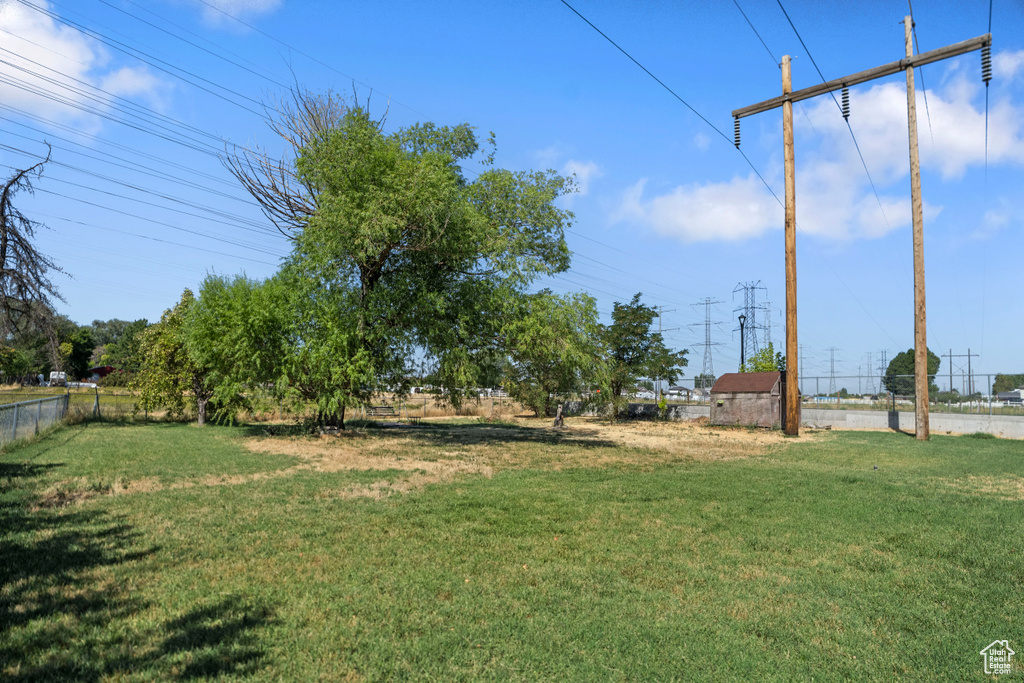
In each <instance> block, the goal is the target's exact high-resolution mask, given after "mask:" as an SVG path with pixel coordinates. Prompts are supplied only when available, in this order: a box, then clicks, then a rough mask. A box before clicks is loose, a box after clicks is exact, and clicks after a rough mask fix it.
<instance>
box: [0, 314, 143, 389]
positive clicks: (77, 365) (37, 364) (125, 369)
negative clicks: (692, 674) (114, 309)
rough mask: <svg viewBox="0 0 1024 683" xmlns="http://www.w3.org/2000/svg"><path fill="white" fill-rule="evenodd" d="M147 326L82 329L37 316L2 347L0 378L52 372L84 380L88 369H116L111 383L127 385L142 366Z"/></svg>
mask: <svg viewBox="0 0 1024 683" xmlns="http://www.w3.org/2000/svg"><path fill="white" fill-rule="evenodd" d="M147 325H148V323H147V321H146V320H144V319H143V320H136V321H134V322H129V321H126V320H117V319H113V320H94V321H93V322H92V324H90V325H78V324H76V323H75V322H73V321H72V320H71V319H69V318H68V317H67V316H64V315H57V314H55V313H53V312H51V311H45V312H39V313H37V314H34V315H32V316H29V317H27V318H26V319H24V320H22V321H21V323H20V324H19V325H18V326H14V327H11V328H9V330H8V332H7V335H6V338H5V339H4V343H3V344H0V373H2V376H3V379H4V381H7V382H20V381H32V380H33V379H34V378H35V377H37V376H38V375H43V376H44V377H47V376H49V373H50V371H51V370H57V371H63V372H66V373H67V375H68V377H69V378H73V379H81V378H84V377H88V376H89V368H91V367H95V366H99V365H109V366H112V367H114V368H115V373H114V374H113V375H111V376H110V377H109V378H108V379H109V382H110V383H118V382H119V380H120V383H121V384H127V383H128V379H129V378H130V377H131V376H132V375H133V374H134V373H135V372H137V371H138V370H139V368H140V366H141V364H142V355H141V353H140V349H139V342H140V339H141V332H142V331H143V330H145V329H146V327H147Z"/></svg>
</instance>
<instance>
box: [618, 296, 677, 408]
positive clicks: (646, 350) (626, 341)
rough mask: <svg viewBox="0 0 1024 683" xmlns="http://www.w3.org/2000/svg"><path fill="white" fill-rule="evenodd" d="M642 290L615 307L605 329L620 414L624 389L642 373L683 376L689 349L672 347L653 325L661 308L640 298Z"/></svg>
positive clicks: (670, 377)
mask: <svg viewBox="0 0 1024 683" xmlns="http://www.w3.org/2000/svg"><path fill="white" fill-rule="evenodd" d="M640 296H641V294H640V293H639V292H638V293H637V294H635V295H634V296H633V299H632V300H631V301H630V302H629V303H628V304H622V303H619V302H618V301H616V302H615V305H614V306H613V308H612V324H611V325H609V326H608V327H607V328H606V329H605V332H604V341H605V345H606V346H607V348H608V372H609V385H610V388H611V395H612V401H613V402H614V408H613V410H614V412H615V414H616V415H617V414H618V409H619V404H620V403H621V401H622V393H623V390H624V389H629V388H632V387H633V386H635V385H636V383H637V380H639V379H640V378H641V377H645V378H648V379H663V380H666V381H667V382H668V383H669V384H672V383H674V382H675V381H676V380H677V379H678V378H679V377H681V376H682V369H683V368H684V367H686V363H687V360H686V355H687V353H688V351H687V350H686V349H684V350H682V351H672V350H670V349H669V348H668V347H667V346H665V340H664V338H663V337H662V335H661V333H660V332H655V331H653V330H652V329H651V324H652V323H653V322H654V319H655V318H656V317H657V316H658V310H657V309H656V308H654V307H652V306H647V305H645V304H643V303H641V302H640Z"/></svg>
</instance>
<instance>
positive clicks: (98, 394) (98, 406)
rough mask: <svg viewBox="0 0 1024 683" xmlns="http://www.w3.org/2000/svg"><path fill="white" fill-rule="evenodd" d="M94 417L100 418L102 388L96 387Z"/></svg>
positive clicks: (93, 407)
mask: <svg viewBox="0 0 1024 683" xmlns="http://www.w3.org/2000/svg"><path fill="white" fill-rule="evenodd" d="M92 416H93V417H99V416H100V388H99V387H96V401H95V402H94V403H93V404H92Z"/></svg>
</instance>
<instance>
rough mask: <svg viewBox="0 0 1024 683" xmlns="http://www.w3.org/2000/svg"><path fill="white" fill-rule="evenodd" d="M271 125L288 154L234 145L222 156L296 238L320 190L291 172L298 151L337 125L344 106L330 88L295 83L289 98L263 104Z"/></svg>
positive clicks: (275, 221)
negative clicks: (276, 155) (322, 90)
mask: <svg viewBox="0 0 1024 683" xmlns="http://www.w3.org/2000/svg"><path fill="white" fill-rule="evenodd" d="M264 109H265V111H266V113H267V118H268V119H269V120H270V129H271V130H272V131H274V133H276V134H277V135H278V137H280V138H281V139H282V140H284V141H285V142H286V143H287V144H288V146H289V147H290V148H291V149H290V156H288V157H287V158H284V159H277V158H274V157H273V156H271V155H270V154H269V153H268V152H266V151H265V150H263V149H261V148H259V147H256V148H254V149H248V148H240V147H232V148H231V149H226V150H225V154H224V156H223V157H222V158H221V159H222V161H223V163H224V165H225V166H227V169H228V170H229V171H230V172H231V174H232V175H233V176H235V177H236V178H237V179H238V181H239V182H240V183H242V187H244V188H245V189H246V191H247V192H249V194H251V195H252V196H253V198H255V199H256V201H257V202H258V203H259V205H260V208H261V209H262V210H263V214H264V215H265V216H266V217H267V218H268V219H270V221H271V222H272V223H273V224H274V225H275V226H276V227H277V229H278V230H280V231H281V233H282V234H284V235H285V236H287V237H292V238H293V237H294V236H295V235H294V233H295V231H297V230H300V229H301V228H302V227H303V226H304V225H305V224H306V222H307V221H308V219H309V218H310V217H311V216H312V215H313V214H314V213H316V210H317V207H318V203H317V200H318V192H317V190H316V188H314V187H311V186H310V185H308V184H306V183H303V182H302V181H301V180H300V179H299V178H298V176H297V175H296V173H295V170H294V169H295V158H296V156H297V155H298V153H299V151H300V150H301V149H303V148H304V147H306V146H308V145H309V144H310V143H311V142H313V141H314V140H316V139H318V138H321V137H323V136H324V135H326V134H327V133H328V132H329V131H330V130H331V129H333V128H335V127H337V126H338V125H339V124H340V122H341V120H342V118H343V117H344V116H345V112H346V111H348V106H347V105H346V104H345V101H344V100H343V99H342V98H341V97H339V96H338V95H336V94H335V93H334V92H331V91H328V92H326V93H322V94H315V93H312V92H310V91H309V90H305V89H303V88H302V87H301V86H299V85H296V86H295V87H294V88H292V89H291V91H290V93H289V96H288V97H283V98H279V99H276V100H274V101H272V102H271V103H269V104H268V105H266V106H265V107H264Z"/></svg>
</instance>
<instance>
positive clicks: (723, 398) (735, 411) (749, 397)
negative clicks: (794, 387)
mask: <svg viewBox="0 0 1024 683" xmlns="http://www.w3.org/2000/svg"><path fill="white" fill-rule="evenodd" d="M719 403H721V405H719ZM711 424H713V425H740V426H749V427H768V428H772V429H781V428H782V402H781V400H780V397H779V396H773V395H771V394H769V393H765V392H757V393H748V392H741V391H736V392H728V393H726V392H722V393H717V394H713V395H712V397H711Z"/></svg>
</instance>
